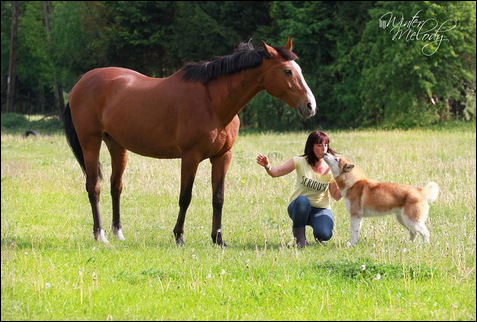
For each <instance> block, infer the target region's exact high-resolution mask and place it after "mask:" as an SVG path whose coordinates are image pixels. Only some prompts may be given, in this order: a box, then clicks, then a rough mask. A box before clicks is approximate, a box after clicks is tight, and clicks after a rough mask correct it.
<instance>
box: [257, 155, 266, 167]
mask: <svg viewBox="0 0 477 322" xmlns="http://www.w3.org/2000/svg"><path fill="white" fill-rule="evenodd" d="M257 163H258V164H260V165H261V166H262V167H266V166H268V158H267V156H266V155H263V154H259V155H257Z"/></svg>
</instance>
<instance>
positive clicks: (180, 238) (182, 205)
mask: <svg viewBox="0 0 477 322" xmlns="http://www.w3.org/2000/svg"><path fill="white" fill-rule="evenodd" d="M199 162H200V159H199V158H198V157H196V156H183V157H182V162H181V192H180V195H179V215H178V216H177V221H176V225H175V227H174V238H175V239H176V244H177V246H183V245H184V221H185V216H186V212H187V208H188V207H189V205H190V201H191V199H192V187H193V185H194V179H195V175H196V172H197V167H198V166H199Z"/></svg>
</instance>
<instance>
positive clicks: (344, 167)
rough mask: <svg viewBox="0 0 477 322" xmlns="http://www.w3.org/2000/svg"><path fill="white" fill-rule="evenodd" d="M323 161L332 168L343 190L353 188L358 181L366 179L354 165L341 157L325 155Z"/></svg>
mask: <svg viewBox="0 0 477 322" xmlns="http://www.w3.org/2000/svg"><path fill="white" fill-rule="evenodd" d="M323 159H324V160H325V162H326V164H328V166H329V167H330V169H331V173H332V174H333V177H335V180H336V182H337V183H338V186H339V187H340V188H341V189H343V188H347V187H350V186H352V185H353V184H354V183H355V182H356V181H357V180H359V179H361V178H363V177H364V175H363V174H362V173H361V171H360V170H359V169H358V168H357V167H355V166H354V164H352V163H351V162H350V161H349V160H346V159H345V158H343V157H341V156H337V155H332V154H330V153H325V155H324V157H323Z"/></svg>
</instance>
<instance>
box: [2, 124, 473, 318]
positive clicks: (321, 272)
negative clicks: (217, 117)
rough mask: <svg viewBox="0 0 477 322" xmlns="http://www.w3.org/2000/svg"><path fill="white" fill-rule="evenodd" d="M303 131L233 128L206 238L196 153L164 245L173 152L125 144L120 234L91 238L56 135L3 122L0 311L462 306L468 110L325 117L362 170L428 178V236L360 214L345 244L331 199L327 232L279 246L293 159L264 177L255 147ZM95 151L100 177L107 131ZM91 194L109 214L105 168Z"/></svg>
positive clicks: (336, 310) (135, 313)
mask: <svg viewBox="0 0 477 322" xmlns="http://www.w3.org/2000/svg"><path fill="white" fill-rule="evenodd" d="M307 134H308V133H305V132H293V133H286V134H277V133H254V134H246V133H243V134H241V135H240V136H239V138H238V140H237V143H236V145H235V147H234V157H233V160H232V164H231V166H230V169H229V173H228V176H227V178H226V189H225V205H224V216H223V227H222V228H223V229H222V230H223V234H224V240H225V241H226V242H227V244H228V245H229V246H228V247H226V248H220V247H217V246H213V245H212V243H211V238H210V231H211V219H212V205H211V199H212V197H211V182H210V171H211V166H210V163H209V162H208V161H204V162H202V163H201V164H200V166H199V169H198V173H197V178H196V180H195V185H194V190H193V198H192V203H191V205H190V207H189V210H188V213H187V217H186V223H185V242H186V245H185V247H176V246H175V243H174V238H173V233H172V229H173V227H174V224H175V220H176V216H177V212H178V193H179V185H180V161H179V160H157V159H150V158H144V157H141V156H138V155H135V154H132V153H129V163H128V167H127V168H126V172H125V175H124V190H123V196H122V204H121V206H122V208H121V209H122V222H123V231H124V235H125V237H126V241H123V242H121V241H118V240H115V239H114V237H113V236H112V234H111V232H110V230H109V229H107V234H108V238H109V239H110V241H111V244H110V245H109V246H105V245H102V244H98V243H97V242H95V241H94V240H93V234H92V215H91V209H90V205H89V202H88V197H87V194H86V192H85V190H84V177H83V174H82V172H81V170H80V168H79V165H78V164H77V163H76V160H75V159H74V157H73V154H72V153H71V151H70V149H69V147H68V146H67V144H66V141H65V138H64V137H63V136H62V135H61V134H52V135H47V134H45V135H40V136H39V137H36V138H33V137H28V138H24V137H22V136H21V134H19V133H10V132H5V131H2V136H1V144H2V151H1V161H2V163H1V164H2V165H1V175H2V179H1V180H2V192H1V203H2V208H1V210H2V216H1V234H2V242H1V249H2V256H1V258H2V275H1V276H2V277H1V280H2V283H1V290H2V292H1V312H2V313H1V318H2V320H10V319H13V320H136V319H137V320H475V319H476V305H475V303H476V288H475V285H476V284H475V283H476V273H475V259H476V253H475V249H476V247H475V240H476V234H475V231H476V220H475V213H476V197H475V196H476V148H475V146H476V133H475V124H474V125H471V126H468V127H466V128H457V129H455V128H454V129H453V128H451V129H445V131H441V130H439V129H432V130H409V131H399V130H395V131H379V130H367V131H365V130H363V131H351V130H350V131H330V132H328V134H329V135H330V138H331V145H332V147H334V148H335V149H336V150H338V151H339V152H341V153H343V154H344V155H346V156H347V157H348V158H350V159H351V160H353V161H355V163H356V164H357V165H359V166H360V167H361V168H362V169H363V170H364V171H365V173H366V174H367V175H368V176H369V177H371V178H374V179H377V180H381V181H393V182H399V183H406V184H412V185H418V186H422V185H424V184H426V183H427V182H428V181H431V180H432V181H435V182H437V183H438V184H439V186H440V187H441V193H440V195H439V198H438V200H437V201H436V202H435V203H434V204H432V205H431V210H430V218H429V221H428V227H429V230H430V232H431V243H430V244H428V245H425V244H423V243H422V240H421V239H417V241H416V242H415V243H410V242H409V241H408V237H409V236H408V233H407V232H406V231H405V230H404V229H403V228H402V227H401V226H400V225H399V224H397V223H396V222H394V220H393V218H392V217H391V216H387V217H380V218H366V219H364V223H363V229H362V233H361V238H360V240H359V242H358V245H357V246H356V247H353V248H347V247H346V242H347V241H348V240H349V237H350V236H349V235H350V234H349V222H348V214H347V212H346V210H345V207H344V203H343V202H342V201H339V202H336V203H335V204H334V205H333V212H334V214H335V220H336V222H335V230H334V236H333V238H332V239H331V240H330V241H329V242H328V244H326V245H325V246H322V245H319V244H316V243H314V242H312V246H310V247H307V248H305V249H296V248H295V247H293V242H292V233H291V221H290V219H289V218H288V215H287V213H286V207H287V204H288V197H289V195H290V193H291V190H292V187H293V183H294V177H293V176H294V175H293V174H290V175H288V176H285V177H281V178H275V179H272V178H270V177H268V176H267V175H266V173H265V171H264V170H263V169H262V168H261V167H259V166H258V165H257V164H256V162H255V157H256V155H257V154H258V153H265V154H267V155H268V156H269V157H270V159H271V161H272V164H279V163H281V162H284V161H286V160H288V159H289V158H290V157H292V156H293V155H297V154H301V153H302V151H303V148H304V143H305V140H306V137H307ZM101 162H102V165H103V174H104V177H105V178H108V177H109V174H110V172H111V168H110V159H109V155H108V152H107V149H106V147H105V146H103V149H102V152H101ZM100 206H101V210H102V220H103V225H104V227H105V228H109V226H110V223H111V197H110V195H109V181H108V180H104V181H103V182H102V194H101V204H100ZM307 235H308V239H309V240H312V233H311V229H310V228H308V230H307ZM419 238H420V237H419Z"/></svg>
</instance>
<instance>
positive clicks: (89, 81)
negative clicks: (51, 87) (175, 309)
mask: <svg viewBox="0 0 477 322" xmlns="http://www.w3.org/2000/svg"><path fill="white" fill-rule="evenodd" d="M262 44H263V48H259V49H255V48H254V47H253V45H252V44H251V43H250V41H249V42H243V43H241V44H240V45H239V46H238V47H237V49H236V50H235V51H234V53H232V54H230V55H226V56H222V57H219V58H216V59H215V60H213V61H210V62H199V63H189V64H185V65H184V66H183V67H182V68H181V69H179V70H178V71H177V72H175V73H174V74H172V75H170V76H169V77H165V78H152V77H147V76H145V75H142V74H140V73H138V72H136V71H133V70H130V69H125V68H119V67H105V68H96V69H93V70H90V71H88V72H87V73H85V74H84V75H83V76H82V77H81V78H80V79H79V81H78V82H77V83H76V84H75V86H74V87H73V88H72V90H71V92H70V97H69V103H68V104H67V106H66V109H65V111H64V114H63V122H64V130H65V134H66V137H67V141H68V144H69V145H70V147H71V149H72V150H73V153H74V155H75V157H76V159H77V160H78V162H79V163H80V165H81V168H82V170H83V172H84V174H85V176H86V191H87V193H88V198H89V201H90V204H91V208H92V212H93V222H94V223H93V235H94V238H95V239H96V240H97V241H99V242H104V243H108V242H109V241H108V239H107V238H106V235H105V232H104V230H103V228H102V225H101V216H100V211H99V195H100V183H99V182H100V180H99V179H100V178H101V169H100V167H99V153H100V148H101V143H102V141H104V142H105V143H106V146H107V147H108V150H109V152H110V154H111V166H112V173H111V196H112V204H113V205H112V206H113V207H112V209H113V218H112V227H111V228H112V231H113V234H114V235H115V236H116V237H117V238H118V239H120V240H124V235H123V233H122V225H121V221H120V202H119V200H120V195H121V191H122V188H123V184H122V175H123V172H124V169H125V167H126V163H127V150H129V151H131V152H134V153H137V154H140V155H143V156H147V157H153V158H160V159H171V158H181V185H180V195H179V214H178V217H177V221H176V225H175V227H174V230H173V232H174V237H175V242H176V244H177V245H183V244H184V237H183V235H184V221H185V217H186V211H187V208H188V207H189V204H190V202H191V198H192V187H193V183H194V179H195V176H196V171H197V167H198V165H199V163H200V162H201V161H203V160H204V159H207V158H208V159H209V160H210V162H211V164H212V205H213V218H212V234H211V236H212V241H213V243H215V244H217V245H221V246H224V245H225V244H224V241H223V240H222V232H221V222H222V206H223V203H224V180H225V176H226V173H227V170H228V167H229V164H230V161H231V158H232V146H233V145H234V142H235V139H236V137H237V135H238V132H239V126H240V120H239V117H238V115H237V114H238V113H239V112H240V111H241V110H242V108H243V107H244V106H245V104H247V103H248V102H249V101H250V100H251V99H252V98H253V97H254V96H255V95H256V94H257V93H258V92H260V91H262V90H266V91H267V92H268V93H269V94H271V95H272V96H274V97H277V98H278V99H280V100H282V101H284V102H285V103H287V104H288V105H290V106H291V107H293V108H294V109H296V110H297V111H298V113H299V115H300V116H301V117H302V118H303V119H306V118H309V117H311V116H313V115H314V114H315V112H316V101H315V97H314V96H313V93H312V92H311V90H310V88H309V87H308V85H307V83H306V82H305V79H304V78H303V75H302V71H301V68H300V66H299V65H298V64H297V63H296V62H295V60H296V59H297V58H298V57H297V55H296V54H295V53H293V52H292V38H291V37H289V38H288V40H287V42H286V45H285V46H280V47H272V46H269V45H267V44H266V43H265V42H263V41H262Z"/></svg>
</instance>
